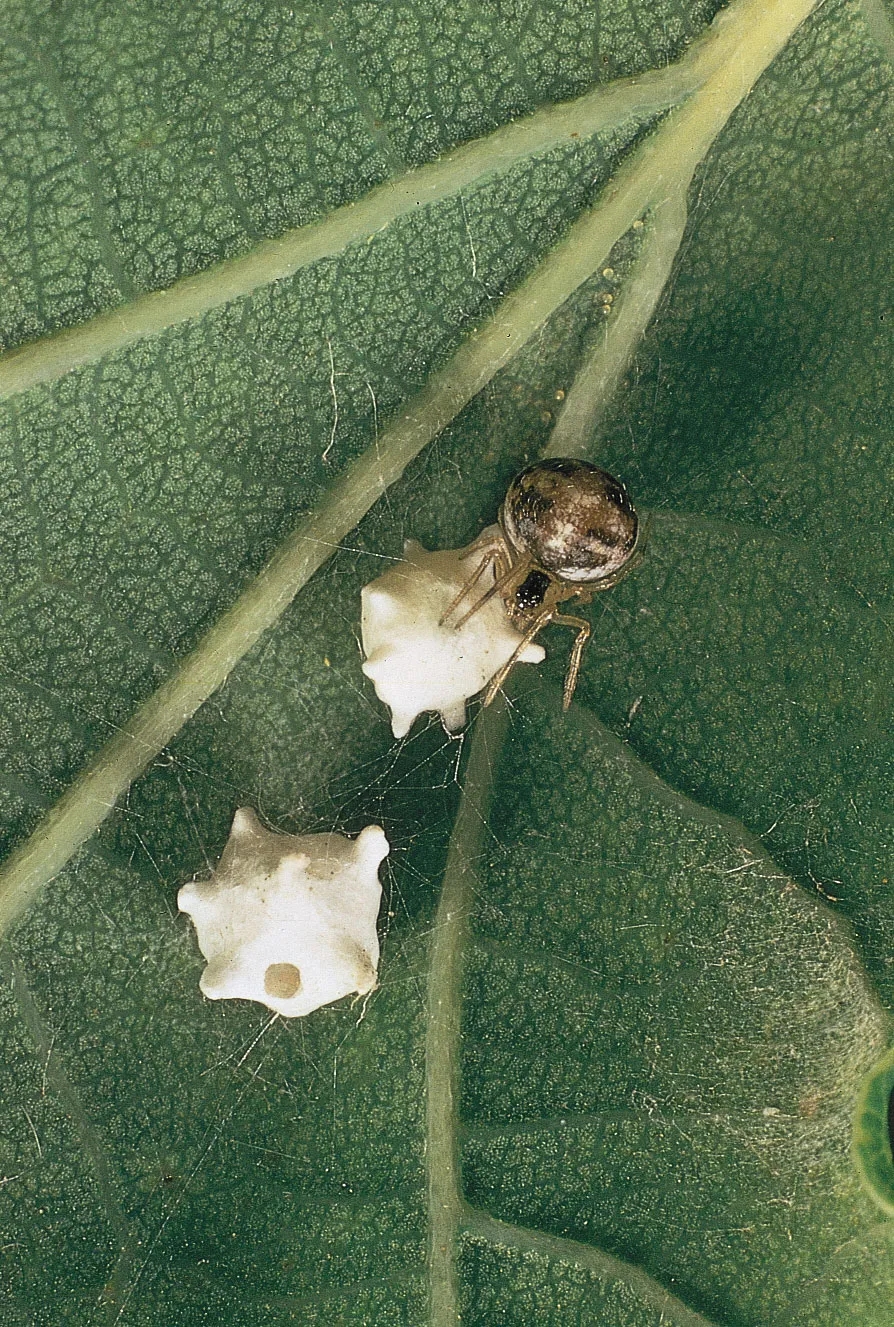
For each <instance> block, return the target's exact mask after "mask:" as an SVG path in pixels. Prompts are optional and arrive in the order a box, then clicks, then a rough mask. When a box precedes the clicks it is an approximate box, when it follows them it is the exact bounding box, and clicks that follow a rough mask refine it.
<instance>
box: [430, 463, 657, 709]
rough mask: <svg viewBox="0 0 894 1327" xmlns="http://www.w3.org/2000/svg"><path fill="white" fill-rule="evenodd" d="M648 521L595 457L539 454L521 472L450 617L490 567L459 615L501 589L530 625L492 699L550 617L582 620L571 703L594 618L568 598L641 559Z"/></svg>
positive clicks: (523, 627) (583, 596) (494, 683)
mask: <svg viewBox="0 0 894 1327" xmlns="http://www.w3.org/2000/svg"><path fill="white" fill-rule="evenodd" d="M641 552H642V529H641V526H640V522H639V520H638V518H637V515H636V511H635V509H634V507H633V503H632V502H631V501H630V498H629V497H628V496H627V490H626V489H625V488H624V485H623V484H622V483H620V482H619V480H617V479H615V478H613V476H612V475H610V474H608V473H606V471H605V470H600V469H599V467H598V466H595V465H590V463H589V462H588V461H576V460H572V459H570V458H569V459H559V458H557V459H555V460H550V461H538V462H537V463H536V464H534V465H529V466H528V467H527V469H525V470H522V471H521V473H520V474H518V475H516V477H515V478H514V479H513V481H512V483H511V484H510V485H509V488H508V490H507V492H506V497H505V499H504V501H503V505H502V507H501V508H500V513H499V516H498V526H497V528H496V529H495V530H493V531H486V532H485V533H484V534H483V535H481V537H480V538H478V539H476V540H475V542H474V543H473V544H470V545H469V548H468V549H467V551H466V553H465V554H464V556H465V557H474V556H475V555H476V554H478V555H479V556H480V561H479V563H478V566H477V567H476V569H475V571H474V572H473V573H472V575H471V576H470V577H469V579H468V580H467V581H466V583H465V585H464V586H463V588H462V590H461V592H460V593H459V594H458V595H457V597H456V598H455V599H454V601H453V603H452V604H451V605H450V607H449V608H448V609H447V612H446V613H445V614H444V616H443V618H442V621H443V622H446V621H447V620H448V619H449V618H450V616H451V615H452V614H453V613H455V611H456V609H457V608H458V607H459V605H460V604H461V603H462V602H463V600H464V599H465V598H466V596H467V595H468V594H469V592H470V591H471V590H472V588H473V587H474V586H475V585H476V584H477V583H478V581H479V580H480V579H481V577H482V576H483V575H484V573H485V571H486V570H487V568H488V567H491V566H492V567H493V568H494V573H495V580H494V583H493V585H492V586H491V587H490V589H489V590H487V592H486V593H485V594H483V595H482V596H481V597H480V598H479V599H478V600H476V602H475V603H474V604H473V605H472V607H471V608H469V609H468V610H467V611H466V612H465V613H464V614H463V615H462V616H461V617H460V618H459V619H458V620H457V622H456V623H455V625H456V626H457V627H459V626H462V624H463V622H465V621H467V620H468V619H469V618H470V617H471V616H472V614H473V613H475V612H477V611H478V609H479V608H480V607H481V606H482V604H484V603H486V602H487V600H489V599H490V598H491V597H492V596H493V595H495V594H499V595H500V596H501V598H502V599H503V602H504V604H505V605H506V611H507V612H508V614H509V617H510V619H511V621H512V623H513V625H514V626H515V627H516V628H517V629H518V630H519V631H521V632H522V633H523V639H522V642H521V644H520V645H519V647H518V649H517V650H516V652H515V654H514V655H513V656H512V658H511V659H510V660H509V661H508V663H506V664H504V666H503V667H502V668H501V669H500V671H499V672H498V673H496V674H495V676H494V677H493V678H492V679H491V681H490V684H489V686H488V688H487V691H486V692H485V695H484V704H485V705H489V704H490V702H491V701H492V700H493V698H494V696H495V695H496V693H497V691H498V690H499V688H500V687H501V686H502V685H503V683H504V682H505V680H506V678H507V677H508V675H509V672H510V670H511V669H512V667H513V665H514V664H515V663H516V661H517V659H518V657H519V655H520V654H521V653H522V651H523V650H524V649H525V647H526V646H527V645H529V644H530V642H531V641H532V640H533V639H534V637H535V636H536V635H537V633H538V632H539V631H541V630H542V628H543V627H545V626H546V624H547V623H548V622H560V623H562V624H563V625H565V626H569V627H576V628H577V639H576V640H575V642H574V646H573V648H572V651H571V662H570V664H569V666H568V674H567V676H566V678H565V693H564V699H563V707H564V708H565V709H566V710H567V709H568V706H569V705H570V704H571V697H572V696H573V695H574V688H575V686H576V685H577V676H578V673H579V672H580V661H581V654H582V652H583V648H584V646H585V645H586V643H587V640H588V638H589V636H590V624H589V622H585V621H584V619H583V618H580V617H570V616H568V615H567V614H565V613H560V612H559V609H558V605H559V604H561V603H564V602H565V601H566V600H567V599H578V600H579V601H580V602H581V603H589V601H590V599H591V598H592V597H593V595H594V594H597V593H599V592H600V591H601V590H610V589H611V587H612V586H613V585H617V583H618V581H619V580H621V578H622V577H623V576H626V575H627V573H628V572H629V571H631V570H632V569H633V567H634V566H635V565H636V564H637V562H638V561H639V559H640V556H641Z"/></svg>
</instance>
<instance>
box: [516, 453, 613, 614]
mask: <svg viewBox="0 0 894 1327" xmlns="http://www.w3.org/2000/svg"><path fill="white" fill-rule="evenodd" d="M501 525H502V528H503V531H504V533H505V535H506V538H507V539H508V541H509V543H510V544H512V546H513V547H514V548H515V550H516V551H517V552H518V553H523V554H524V553H526V554H528V555H529V556H530V557H531V559H532V560H533V562H534V563H535V564H536V565H537V566H538V567H542V568H543V570H544V571H546V572H547V573H548V574H549V575H550V576H555V577H557V578H558V579H560V580H563V581H570V582H573V583H580V584H586V583H588V582H589V583H592V582H594V581H600V580H603V579H604V578H605V577H607V576H616V575H617V573H618V572H619V571H620V569H621V568H622V567H623V566H624V564H625V563H626V562H627V561H628V559H629V558H630V557H631V556H632V554H633V552H634V548H635V545H636V536H637V529H638V520H637V515H636V510H635V508H634V506H633V503H632V502H631V501H630V498H629V497H628V495H627V490H626V489H625V487H624V485H623V484H622V483H621V482H620V480H618V479H615V478H614V476H613V475H610V474H608V472H607V471H605V470H600V469H599V467H598V466H595V465H591V464H590V463H589V462H588V461H577V460H573V459H571V458H556V459H554V460H549V461H538V462H537V463H536V464H534V465H529V466H528V467H527V469H525V470H522V471H521V473H520V474H518V475H516V477H515V479H513V481H512V483H511V484H510V485H509V489H508V491H507V493H506V499H505V501H504V503H503V509H502V512H501ZM524 588H525V586H524V585H523V586H522V587H521V589H520V590H519V592H518V593H519V596H521V593H522V590H524ZM521 606H522V605H521V602H520V599H519V607H520V608H521Z"/></svg>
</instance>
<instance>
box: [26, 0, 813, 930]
mask: <svg viewBox="0 0 894 1327" xmlns="http://www.w3.org/2000/svg"><path fill="white" fill-rule="evenodd" d="M815 2H816V0H775V3H767V0H742V3H741V7H740V8H738V9H736V10H733V9H730V10H727V11H726V12H725V13H724V15H723V16H722V17H723V20H724V21H723V22H718V23H717V24H716V25H715V28H714V30H713V32H712V37H713V44H712V45H711V47H710V51H711V54H712V55H713V56H714V57H716V64H717V68H716V69H715V71H714V73H713V74H712V75H711V77H710V78H708V79H706V80H705V83H704V85H703V86H702V88H701V90H700V92H699V94H698V95H697V96H696V97H694V98H693V99H692V101H691V102H689V103H688V104H687V105H686V106H684V107H682V108H680V109H679V110H677V111H675V112H673V113H672V114H671V115H670V116H669V117H668V118H667V119H666V120H665V122H664V123H663V124H662V125H661V127H660V128H659V129H657V130H656V131H655V132H654V133H653V134H652V135H651V137H649V138H647V139H646V140H645V142H644V143H643V144H642V145H641V146H640V147H639V148H638V149H637V150H636V152H635V153H634V154H633V155H632V157H631V158H630V160H629V161H628V162H627V164H626V165H625V166H624V167H623V168H622V169H621V170H620V171H619V172H618V175H617V177H616V178H615V180H614V181H613V182H612V184H611V185H610V186H609V187H608V189H607V190H606V193H605V196H604V198H603V199H600V202H599V205H598V207H597V208H595V209H594V210H592V211H590V212H588V213H585V214H584V216H582V217H581V218H580V219H579V220H578V221H577V222H575V224H574V225H573V226H572V227H571V229H570V231H569V232H568V234H567V236H566V237H565V239H564V240H563V241H562V243H561V244H559V245H558V246H557V248H556V249H554V250H553V251H552V253H550V254H549V255H548V256H547V257H546V258H545V259H544V260H543V262H542V263H541V264H540V266H539V267H538V269H537V270H536V271H535V272H534V273H533V274H532V275H531V276H530V277H529V278H528V279H527V281H525V282H524V283H523V284H522V285H521V286H520V287H519V288H518V290H516V291H514V292H513V293H512V294H511V295H509V296H507V298H506V299H505V300H504V301H503V302H502V304H500V305H499V306H498V308H497V310H496V312H495V313H494V314H493V315H492V316H491V318H490V319H488V320H487V321H486V322H485V323H484V324H483V325H482V326H481V327H480V328H478V329H477V330H476V331H475V332H474V333H473V334H472V335H471V336H470V337H469V338H468V340H467V341H466V342H465V343H464V344H463V345H462V346H460V348H459V350H458V351H457V352H456V353H455V355H454V356H453V358H452V359H451V360H450V362H449V363H448V364H447V365H446V366H445V367H444V368H443V369H441V370H440V371H439V372H438V373H436V374H434V375H433V376H432V378H431V379H430V380H429V382H428V384H427V386H426V387H425V388H424V389H423V390H422V391H421V392H419V393H418V395H417V396H416V397H414V399H413V400H412V401H411V402H410V404H409V405H408V406H407V407H406V408H405V410H404V411H403V412H402V413H401V414H400V415H399V416H398V417H397V419H396V420H395V421H394V422H393V423H392V424H391V425H390V426H389V427H388V428H387V429H386V430H385V432H384V433H383V434H382V436H381V437H380V438H379V439H378V441H377V443H376V444H375V445H374V446H373V447H372V448H370V449H369V451H367V452H366V453H364V455H363V456H361V457H360V458H359V460H357V461H356V462H355V463H354V464H353V465H352V466H351V467H350V468H349V469H348V470H347V471H346V473H345V474H344V475H343V476H342V478H341V479H340V480H339V481H338V482H337V483H336V484H335V485H334V486H333V487H332V489H331V490H330V491H329V493H328V494H327V496H326V497H325V498H324V499H323V501H322V502H321V504H320V506H319V507H318V509H317V510H316V512H314V513H313V514H311V515H309V516H307V517H306V518H305V519H304V520H303V521H302V522H301V524H300V525H299V526H298V528H297V529H296V530H295V531H294V532H293V534H292V535H290V536H289V537H288V538H287V539H286V540H285V541H284V542H283V544H282V545H281V546H280V548H279V549H278V550H277V552H276V553H275V554H274V556H273V558H272V559H271V561H270V562H269V563H268V564H267V566H266V567H265V568H264V570H263V571H262V572H261V573H260V575H259V576H258V577H257V578H256V580H255V581H253V582H252V583H251V584H250V585H249V586H248V588H247V589H246V590H245V591H244V592H243V594H242V595H241V596H240V597H239V599H238V600H237V601H236V603H235V604H234V605H233V606H232V608H230V610H229V611H228V612H227V613H225V614H224V616H223V617H222V618H221V619H220V620H219V621H218V622H217V623H216V624H215V626H214V627H212V628H211V630H210V631H209V632H208V633H207V635H206V636H205V637H204V639H203V640H202V641H201V642H200V643H199V645H198V646H197V647H196V649H195V650H194V651H193V652H192V653H191V654H190V655H188V656H187V657H186V658H185V659H184V660H183V661H182V663H181V664H180V665H179V667H178V668H177V670H176V671H175V672H174V673H173V674H172V675H171V677H170V678H168V680H167V681H166V682H165V683H164V684H163V685H162V686H161V687H160V688H159V690H158V691H157V692H156V693H155V694H154V695H153V696H152V697H150V699H149V700H148V701H146V702H145V704H143V705H142V706H141V707H140V708H139V709H138V710H137V712H136V714H135V715H134V716H133V718H132V719H131V720H130V722H129V723H127V724H126V725H125V726H124V727H123V728H122V729H121V730H120V731H119V732H118V734H117V735H116V736H115V737H114V738H112V740H111V741H110V742H109V743H108V744H107V745H106V746H105V747H104V748H103V749H102V750H101V751H100V752H99V754H98V755H97V756H96V757H95V759H94V760H93V761H92V762H91V764H90V765H89V766H88V767H87V769H86V770H85V771H84V773H83V774H82V775H81V776H80V778H79V779H78V780H77V781H76V783H75V784H73V785H72V787H71V788H70V789H69V790H68V792H67V793H66V794H65V795H64V796H63V797H62V798H61V799H60V800H59V802H57V803H56V805H55V806H54V808H53V809H52V811H51V812H50V813H49V814H48V815H47V816H46V817H45V818H44V820H43V821H41V823H40V824H39V825H38V827H37V829H36V830H35V832H34V833H33V834H32V836H31V838H30V839H28V840H27V842H26V843H25V844H23V845H22V847H21V848H19V849H18V850H17V851H16V852H15V853H14V854H13V855H12V856H11V857H10V859H9V861H8V863H7V865H6V867H5V868H4V869H3V870H2V872H0V932H2V931H4V930H5V929H6V928H7V927H8V926H9V925H10V923H11V922H12V921H13V919H14V918H15V917H17V916H18V915H19V914H20V913H21V912H22V911H23V909H24V908H25V907H27V905H28V903H29V902H30V900H31V898H32V897H33V896H34V894H35V893H36V891H37V890H38V889H39V888H40V887H41V886H42V885H44V884H45V883H46V882H47V881H48V880H51V879H52V878H53V876H54V875H56V874H57V873H58V872H59V871H60V870H61V869H62V867H63V866H64V865H65V864H66V862H67V861H68V860H69V858H70V857H71V856H72V854H73V853H74V852H76V851H77V849H78V848H79V847H80V845H81V844H82V843H83V842H84V841H85V840H86V839H87V838H89V836H90V835H91V834H92V833H93V832H94V831H95V830H96V829H97V828H98V826H99V825H100V824H101V823H102V821H103V820H104V819H105V817H106V816H107V815H108V814H109V812H110V811H111V810H112V808H113V806H114V805H115V802H116V801H117V799H118V798H119V797H120V796H121V794H122V793H123V792H124V791H125V789H126V788H128V787H129V785H130V784H131V783H132V782H133V780H134V779H135V778H136V777H137V776H138V775H139V774H141V773H142V771H143V770H144V769H145V768H146V766H147V765H148V764H149V763H150V762H151V761H152V760H153V759H154V758H155V756H156V755H157V753H158V752H159V751H160V750H162V748H163V747H165V746H166V745H167V744H168V742H170V741H171V739H172V738H173V737H174V736H175V735H176V733H177V732H179V730H180V728H181V727H182V726H183V724H184V723H185V722H186V721H187V720H188V719H190V718H191V717H192V715H193V714H194V713H195V712H196V710H197V709H198V708H199V706H200V705H201V704H202V703H203V702H204V701H205V700H207V699H208V697H209V696H210V695H211V694H212V693H213V692H214V691H216V690H217V688H218V687H219V686H221V685H222V683H223V682H224V681H225V680H226V678H227V677H228V675H229V673H230V672H231V671H232V669H233V668H234V667H235V665H236V664H237V663H238V662H239V660H240V659H241V658H242V657H243V655H245V654H246V653H247V651H248V650H250V649H251V648H252V646H253V645H254V644H255V643H256V642H257V640H258V639H259V638H260V636H261V635H262V634H263V633H264V632H265V631H266V630H267V629H268V628H269V627H271V626H272V625H273V623H274V622H276V621H277V620H278V619H279V617H280V616H281V614H282V613H283V612H284V610H285V609H286V607H287V606H288V604H289V603H290V602H291V600H292V598H293V597H294V595H295V594H296V593H297V592H298V590H300V589H301V587H302V586H303V585H305V584H306V583H307V581H308V580H309V579H310V577H311V576H312V575H313V574H314V572H315V571H316V570H317V569H318V568H319V567H320V566H321V565H322V563H323V562H325V561H326V559H327V558H328V557H329V556H330V554H331V553H332V552H333V551H334V549H335V548H336V547H337V546H338V544H339V542H340V541H341V540H342V539H344V538H345V536H346V535H347V534H348V533H349V531H350V530H352V529H353V528H354V526H355V525H356V524H357V523H358V521H360V519H361V518H362V517H363V516H364V515H365V514H366V513H367V512H368V511H369V509H370V507H371V506H372V505H373V503H374V502H375V501H376V500H377V498H379V497H380V496H381V494H382V493H384V492H385V491H386V489H388V488H389V487H390V485H391V484H393V483H394V482H395V481H396V480H397V479H399V478H400V476H401V475H402V474H403V471H404V470H405V469H406V467H407V465H408V464H409V463H410V461H411V460H412V459H413V458H414V457H415V456H416V455H418V453H419V452H420V451H421V450H422V448H423V447H424V446H426V444H427V443H429V442H430V441H431V440H432V438H434V437H436V436H437V434H438V433H440V432H441V431H442V430H443V429H444V428H445V427H446V426H447V425H448V424H449V423H450V421H451V420H452V419H454V418H455V416H456V415H457V414H458V413H459V411H460V410H461V409H462V408H463V406H465V405H466V404H467V403H468V402H469V401H470V400H471V399H472V398H473V397H474V396H475V395H476V394H477V393H478V392H479V391H480V390H481V388H482V387H484V385H485V384H486V383H487V382H489V381H490V380H491V378H493V376H494V375H495V374H496V373H497V372H499V370H500V369H501V368H503V366H504V365H505V364H506V363H508V361H509V360H510V359H511V358H512V356H513V355H514V354H516V352H517V351H518V350H519V349H520V347H521V346H523V345H524V344H525V343H526V342H527V341H528V340H529V339H530V337H531V336H533V334H534V333H535V332H536V331H537V330H538V329H539V328H540V327H541V326H542V325H543V324H544V323H545V322H546V320H547V319H548V318H549V317H550V315H551V314H552V313H553V312H554V311H555V310H556V309H557V308H559V306H560V305H561V304H563V303H564V302H565V300H566V299H567V298H568V297H569V296H570V295H571V294H572V293H573V292H574V291H575V290H576V289H577V288H578V287H579V286H580V285H581V284H582V283H583V282H584V281H586V280H588V279H589V277H590V276H592V274H593V272H594V271H596V270H597V268H598V267H599V266H601V264H602V263H604V261H605V259H606V257H607V256H608V253H609V251H610V250H611V248H612V246H613V245H614V244H615V243H616V242H617V240H618V239H619V238H620V236H621V235H623V234H624V233H625V231H626V230H628V229H629V227H630V226H631V225H632V224H633V222H634V221H635V220H636V219H637V217H639V216H640V215H642V214H643V213H644V212H647V211H648V210H649V209H650V207H652V206H654V205H655V203H656V201H658V200H660V199H663V198H665V197H666V196H667V195H668V193H673V192H674V190H675V187H676V185H677V183H678V182H679V181H680V180H687V179H689V178H690V176H691V173H692V171H693V169H694V167H695V165H696V164H697V163H698V161H700V160H701V159H702V157H703V156H704V154H705V152H706V151H707V150H708V148H709V147H710V145H711V143H712V142H713V139H714V138H715V137H716V135H717V134H718V133H719V132H720V129H721V128H722V127H723V125H724V124H725V123H726V121H727V119H728V117H729V116H730V114H731V113H732V111H733V110H734V109H735V107H736V106H737V105H738V104H739V102H740V101H741V99H742V98H743V97H744V96H745V95H746V93H747V92H748V90H749V89H750V88H751V86H752V85H753V83H754V81H755V80H756V79H757V78H758V76H759V75H760V73H761V72H762V70H763V69H764V68H765V67H766V65H767V64H768V63H769V62H770V60H772V58H773V56H774V55H775V54H776V53H777V52H778V51H779V49H780V48H781V47H782V45H783V44H784V42H785V41H786V39H787V37H788V36H790V35H791V33H792V32H793V31H794V29H795V28H796V27H797V26H798V24H799V23H800V22H801V21H802V20H803V18H804V17H805V16H806V15H807V14H808V13H809V12H810V10H811V9H812V8H813V5H814V3H815Z"/></svg>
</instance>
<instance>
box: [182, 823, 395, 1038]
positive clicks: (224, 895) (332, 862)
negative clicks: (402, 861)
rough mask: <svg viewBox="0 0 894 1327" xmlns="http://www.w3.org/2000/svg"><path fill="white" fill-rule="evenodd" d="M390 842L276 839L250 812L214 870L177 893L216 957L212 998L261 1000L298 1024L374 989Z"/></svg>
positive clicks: (205, 987) (208, 985)
mask: <svg viewBox="0 0 894 1327" xmlns="http://www.w3.org/2000/svg"><path fill="white" fill-rule="evenodd" d="M387 855H388V840H387V839H386V838H385V835H384V832H383V831H382V830H381V829H380V828H379V826H378V825H367V827H366V829H364V830H363V831H362V832H361V833H360V834H359V835H358V836H357V838H356V839H347V838H345V837H344V835H342V834H305V835H295V834H274V833H273V832H272V831H271V830H268V829H265V828H264V826H263V825H262V824H261V822H260V821H259V820H258V818H257V816H256V815H255V813H254V811H252V810H251V809H250V808H249V807H242V808H240V810H238V811H237V812H236V814H235V816H234V817H233V827H232V829H231V831H230V837H229V838H228V839H227V843H226V847H225V848H224V850H223V853H222V855H221V859H220V862H219V863H218V865H217V868H216V870H215V871H214V872H213V873H212V875H211V877H210V879H208V880H193V881H190V883H189V884H186V885H184V886H183V888H182V889H181V890H180V893H179V894H178V895H177V903H178V906H179V908H180V911H181V912H186V913H189V915H190V917H191V918H192V921H193V925H194V926H195V928H196V935H197V936H198V941H199V948H200V949H201V951H202V953H203V954H204V956H205V958H206V959H207V960H208V966H207V967H206V968H205V971H204V972H203V973H202V976H201V979H200V981H199V987H200V988H201V990H202V992H203V993H204V994H205V995H207V996H208V998H209V1000H236V999H241V1000H257V1001H258V1002H259V1003H260V1004H265V1005H266V1006H267V1008H268V1009H273V1010H275V1011H276V1013H278V1014H282V1015H283V1017H284V1018H298V1017H300V1016H301V1015H303V1014H309V1013H311V1012H312V1011H313V1010H314V1009H319V1007H320V1006H321V1005H324V1004H331V1003H332V1001H333V1000H339V999H341V997H342V996H343V995H353V994H355V993H356V994H358V995H366V994H367V992H368V991H371V990H372V989H373V988H374V986H375V984H376V972H377V969H378V965H379V937H378V935H377V934H376V918H377V916H378V913H379V903H380V902H381V898H382V886H381V885H380V884H379V866H380V864H381V862H382V861H383V860H384V858H385V857H386V856H387Z"/></svg>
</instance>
